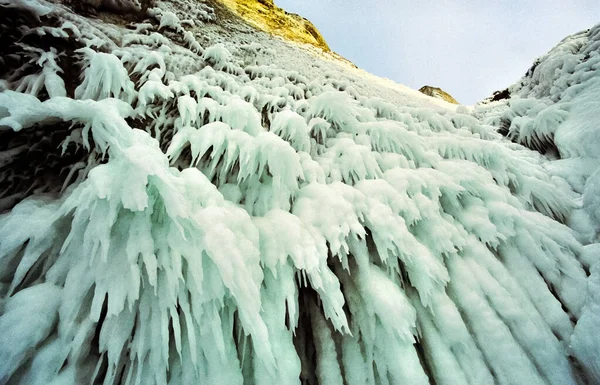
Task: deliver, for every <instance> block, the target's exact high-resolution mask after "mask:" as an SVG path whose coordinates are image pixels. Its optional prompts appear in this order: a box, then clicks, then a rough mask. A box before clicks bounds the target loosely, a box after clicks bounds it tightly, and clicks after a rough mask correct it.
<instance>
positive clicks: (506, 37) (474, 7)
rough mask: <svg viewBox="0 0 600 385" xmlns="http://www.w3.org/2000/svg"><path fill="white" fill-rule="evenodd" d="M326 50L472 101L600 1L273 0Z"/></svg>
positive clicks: (586, 20) (593, 13)
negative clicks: (311, 28) (304, 23)
mask: <svg viewBox="0 0 600 385" xmlns="http://www.w3.org/2000/svg"><path fill="white" fill-rule="evenodd" d="M275 4H276V5H278V6H279V7H282V8H283V9H285V10H287V11H289V12H294V13H298V14H300V15H302V16H304V17H306V18H307V19H309V20H310V21H312V22H313V23H314V24H315V25H316V27H317V28H318V29H319V30H320V31H321V33H322V34H323V36H324V37H325V40H327V43H328V44H329V46H330V47H331V49H332V50H334V51H336V52H337V53H339V54H340V55H342V56H344V57H346V58H347V59H349V60H351V61H353V62H354V63H355V64H356V65H358V66H359V67H361V68H364V69H366V70H367V71H369V72H371V73H374V74H376V75H378V76H382V77H387V78H390V79H393V80H394V81H396V82H398V83H403V84H405V85H407V86H409V87H412V88H415V89H418V88H420V87H421V86H423V85H431V86H437V87H441V88H443V89H444V90H446V91H447V92H449V93H450V94H452V95H453V96H454V97H455V98H456V99H457V100H458V101H459V102H461V103H464V104H473V103H475V102H477V101H479V100H481V99H483V98H485V97H487V96H489V95H491V93H492V92H493V91H495V90H499V89H504V88H506V87H507V86H508V85H510V84H512V83H514V82H516V81H517V80H518V79H519V78H520V77H521V76H522V75H523V74H524V73H525V72H526V71H527V69H528V68H529V67H530V66H531V64H533V61H534V60H535V58H536V57H538V56H540V55H542V54H544V53H545V52H547V51H548V50H549V49H550V48H552V47H553V46H554V45H556V44H557V43H558V42H559V41H560V40H562V39H563V38H564V37H566V36H567V35H569V34H572V33H575V32H578V31H581V30H584V29H587V28H590V27H592V26H593V25H594V24H596V23H598V22H600V0H569V1H566V0H561V1H558V0H552V1H533V0H521V1H516V0H505V1H500V0H493V1H486V0H479V1H475V0H463V1H459V0H438V1H431V0H422V1H418V0H412V1H407V0H373V1H365V0H360V1H359V0H275Z"/></svg>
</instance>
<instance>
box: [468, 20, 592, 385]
mask: <svg viewBox="0 0 600 385" xmlns="http://www.w3.org/2000/svg"><path fill="white" fill-rule="evenodd" d="M505 94H506V95H507V96H510V97H509V98H508V99H505V100H499V101H495V102H491V103H490V102H488V103H483V104H480V105H479V106H477V108H476V109H475V114H476V115H477V116H479V117H480V118H481V119H482V120H484V121H485V122H487V123H489V124H494V125H498V126H499V127H501V132H503V133H504V134H505V135H506V136H507V137H509V138H510V139H511V140H513V141H514V142H517V143H521V144H524V145H526V146H528V147H530V148H533V149H536V150H538V151H540V152H542V153H546V154H547V155H548V156H549V157H550V158H551V159H553V160H552V161H551V162H548V163H547V164H546V166H545V168H546V169H547V170H548V171H549V172H550V173H552V174H555V175H560V176H561V177H563V178H565V179H566V180H568V181H569V183H570V185H571V187H572V188H573V190H574V191H577V192H578V193H581V194H582V198H581V199H580V203H581V205H580V206H581V208H580V209H578V210H576V211H574V212H573V213H572V215H571V217H570V218H569V224H570V225H571V227H573V228H574V229H576V230H577V231H578V233H579V238H580V239H581V240H582V241H583V242H584V243H592V242H596V241H597V233H598V230H600V200H599V197H600V24H598V25H596V26H594V27H593V28H591V29H589V30H586V31H583V32H580V33H577V34H574V35H572V36H569V37H567V38H565V39H564V40H563V41H561V42H560V43H559V44H558V45H557V46H556V47H554V48H553V49H552V50H551V51H550V52H549V53H548V54H546V55H544V56H542V57H540V58H539V59H538V60H537V61H536V62H535V63H534V65H533V67H531V68H530V69H529V71H528V72H527V73H526V75H525V76H524V77H523V78H522V79H521V80H520V81H519V82H517V83H516V84H514V85H512V86H511V87H509V88H508V89H507V92H505ZM599 253H600V248H599V246H598V244H597V243H592V244H590V245H587V246H586V247H585V251H584V253H583V254H582V257H583V258H582V262H583V263H584V266H585V267H586V268H587V269H590V270H591V272H592V275H591V276H590V279H589V288H588V290H589V297H588V299H587V300H586V303H585V305H584V308H583V311H582V316H581V319H580V321H579V322H578V324H577V327H576V329H575V334H574V336H573V338H572V347H573V349H574V351H575V353H576V354H577V355H578V357H579V358H580V359H581V360H582V361H583V363H584V365H585V366H586V367H588V368H589V370H590V371H592V372H593V373H594V374H593V379H594V381H595V383H600V365H599V363H598V362H599V361H598V357H600V334H599V333H598V330H599V328H600V297H599V295H600V291H599V290H600V264H598V259H599V256H600V254H599Z"/></svg>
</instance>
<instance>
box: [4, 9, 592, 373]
mask: <svg viewBox="0 0 600 385" xmlns="http://www.w3.org/2000/svg"><path fill="white" fill-rule="evenodd" d="M6 6H10V7H11V8H13V9H11V12H24V13H28V12H30V11H32V10H33V11H34V15H36V14H37V15H38V16H40V17H39V20H38V21H35V22H34V21H32V25H28V26H27V28H15V29H14V30H11V31H10V33H8V34H6V35H4V34H3V36H7V38H6V39H5V40H6V44H7V47H9V48H7V49H10V50H11V52H13V54H12V55H13V56H14V58H18V60H12V59H10V60H5V61H6V63H7V65H11V66H16V67H15V68H12V67H11V68H10V69H9V70H8V72H6V73H5V75H2V79H0V130H1V131H2V136H3V138H4V137H6V138H7V140H6V141H5V143H4V142H3V143H4V145H3V146H4V147H2V148H0V180H1V181H2V183H6V185H7V187H6V189H5V190H6V191H4V190H3V191H1V192H0V205H1V207H2V210H3V211H2V213H1V214H0V240H1V241H0V301H1V302H0V307H1V309H0V374H1V377H0V382H2V383H8V384H12V383H15V384H29V383H33V384H35V383H44V384H65V385H74V384H78V383H80V382H81V381H82V379H89V381H90V382H98V383H100V382H101V383H107V384H108V383H122V384H149V385H152V384H187V383H210V384H240V385H241V384H245V383H257V384H263V383H264V384H269V383H277V384H278V383H282V384H283V383H285V384H310V385H316V384H351V385H367V384H368V385H376V384H390V385H391V384H400V383H408V384H427V383H438V384H441V383H447V384H457V385H463V384H471V385H480V384H494V383H495V382H498V383H505V384H524V383H527V384H540V385H541V384H556V385H559V384H561V385H562V384H577V383H585V382H586V381H587V382H590V383H592V382H594V381H599V378H600V374H599V373H600V369H599V368H598V365H597V363H596V358H597V355H598V354H597V353H598V350H599V347H598V346H599V345H600V342H599V341H598V339H597V338H595V334H594V333H595V330H594V327H595V325H596V324H597V322H598V320H597V318H598V314H599V311H598V303H597V302H598V301H597V297H598V295H597V291H598V288H597V286H598V282H597V281H598V266H599V265H598V247H597V246H598V243H595V242H596V241H597V231H598V229H599V228H600V227H599V226H598V220H599V218H600V209H599V208H598V207H599V204H598V202H597V196H598V194H597V192H598V191H597V190H598V186H600V182H598V178H599V176H598V171H597V170H598V166H599V165H598V162H597V158H598V156H597V151H596V147H597V144H598V140H596V139H597V138H596V135H597V128H598V124H597V123H598V119H597V118H596V115H597V114H596V113H597V109H598V108H597V107H598V105H597V104H598V103H597V100H598V89H599V87H598V83H597V76H596V75H597V69H598V63H599V60H600V59H599V58H600V56H598V55H597V53H596V52H595V51H597V49H598V47H600V40H598V39H599V38H600V28H598V27H594V28H592V29H591V30H590V31H587V32H582V33H580V34H577V35H574V36H572V37H570V38H567V39H566V40H564V41H563V42H562V43H560V44H559V46H557V47H556V48H555V49H553V50H552V51H551V52H550V53H549V54H548V55H546V56H544V57H543V58H541V59H540V62H539V63H538V65H537V66H536V67H534V68H532V69H531V71H530V72H529V74H528V75H526V76H525V77H524V78H523V79H522V81H521V82H520V83H517V84H516V85H514V86H511V87H510V92H509V94H510V95H511V96H510V97H509V99H507V100H500V101H495V102H487V103H482V104H480V105H477V106H475V107H460V108H456V107H454V106H449V105H447V104H445V103H438V102H435V101H430V100H429V99H428V98H420V97H418V94H417V93H416V92H415V91H412V90H409V89H407V88H406V87H404V86H400V85H397V84H395V83H393V82H391V81H388V80H383V79H380V78H377V77H374V76H373V75H370V74H367V73H366V72H364V71H362V70H360V69H357V68H354V67H353V66H351V65H350V64H348V63H347V62H345V61H343V60H340V59H339V58H337V57H336V56H335V55H332V54H328V53H323V52H321V51H315V50H313V49H312V48H310V47H307V46H297V45H295V44H293V43H289V42H286V41H283V40H279V39H273V38H272V37H271V36H269V35H267V34H263V33H257V32H256V31H254V29H252V27H250V26H248V25H245V24H243V23H242V22H241V21H239V20H238V19H237V18H228V16H227V13H226V12H228V11H226V10H225V9H219V10H218V12H217V13H215V12H214V11H213V10H212V9H211V8H210V7H209V5H208V3H203V2H196V1H189V0H168V1H161V2H157V3H156V7H155V8H152V9H150V10H149V14H148V16H150V18H148V19H145V20H141V18H140V20H139V22H138V20H137V19H136V17H137V16H135V15H132V16H131V18H132V19H131V20H134V21H133V23H132V24H131V25H127V23H125V21H124V19H123V18H122V17H121V16H120V15H119V13H118V12H123V11H124V10H125V9H134V8H136V7H137V3H136V4H135V5H134V4H133V3H132V2H118V3H117V2H108V3H107V2H105V3H104V5H103V6H109V7H108V8H107V9H106V8H103V10H102V14H101V17H86V16H82V15H78V14H76V13H73V12H72V10H70V9H69V8H66V7H63V6H61V5H59V4H58V3H56V2H47V1H43V0H37V1H26V2H25V1H19V2H12V3H10V4H9V5H7V3H6V2H4V3H0V7H1V8H4V7H6ZM90 6H95V5H94V4H90ZM32 7H33V8H32ZM111 7H112V8H111ZM115 7H116V8H115ZM131 7H133V8H131ZM111 9H112V12H113V13H110V12H111ZM115 9H117V10H119V11H118V12H117V13H114V11H115ZM48 12H51V13H52V17H41V16H43V15H48V14H49V13H48ZM0 18H1V16H0ZM30 19H31V20H34V19H35V18H29V19H27V20H30ZM18 20H21V19H17V21H14V22H13V21H11V23H12V24H10V23H8V21H7V22H5V23H0V33H4V32H6V31H4V29H6V28H8V27H7V26H8V25H13V24H14V23H20V21H18ZM128 20H129V19H128ZM32 31H38V32H32ZM40 31H41V32H43V33H41V32H40ZM32 33H36V34H37V35H36V36H38V37H39V38H36V39H30V38H27V36H29V34H32ZM15 36H16V37H15ZM50 38H51V39H52V40H51V41H52V42H53V43H52V45H51V46H52V47H54V48H48V45H47V44H46V41H45V40H44V39H50ZM13 40H14V41H13ZM203 47H207V48H206V49H204V48H203ZM13 56H11V58H12V57H13ZM14 63H18V64H14ZM3 74H4V72H3ZM595 114H596V115H595ZM40 146H41V147H40ZM39 148H42V153H43V156H38V154H37V152H35V151H40V150H39ZM30 155H31V156H30ZM40 159H42V160H40ZM40 181H43V182H44V183H43V184H42V183H41V182H40ZM3 186H4V185H3Z"/></svg>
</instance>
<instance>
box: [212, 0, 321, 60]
mask: <svg viewBox="0 0 600 385" xmlns="http://www.w3.org/2000/svg"><path fill="white" fill-rule="evenodd" d="M219 1H220V2H221V3H223V4H224V5H226V6H227V7H228V8H229V9H231V10H232V11H233V12H235V13H236V14H237V15H239V16H240V17H241V18H242V19H244V20H246V21H247V22H248V23H249V24H251V25H252V26H254V27H256V28H258V29H260V30H262V31H265V32H269V33H272V34H273V35H276V36H281V37H283V38H285V39H287V40H291V41H295V42H298V43H304V44H310V45H313V46H315V47H318V48H321V49H322V50H324V51H330V49H329V46H328V45H327V42H325V39H324V38H323V36H322V35H321V33H320V32H319V31H318V30H317V28H316V27H315V26H314V25H313V24H312V23H311V22H310V21H309V20H307V19H305V18H304V17H302V16H300V15H297V14H295V13H289V12H286V11H285V10H283V9H281V8H279V7H277V6H276V5H275V4H274V3H273V0H219Z"/></svg>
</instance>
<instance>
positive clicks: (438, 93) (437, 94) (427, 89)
mask: <svg viewBox="0 0 600 385" xmlns="http://www.w3.org/2000/svg"><path fill="white" fill-rule="evenodd" d="M419 91H420V92H422V93H424V94H425V95H427V96H431V97H434V98H438V99H442V100H445V101H447V102H448V103H452V104H460V103H459V102H457V101H456V99H454V98H453V97H452V95H450V94H449V93H447V92H446V91H444V90H443V89H441V88H438V87H431V86H423V87H421V88H419Z"/></svg>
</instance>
